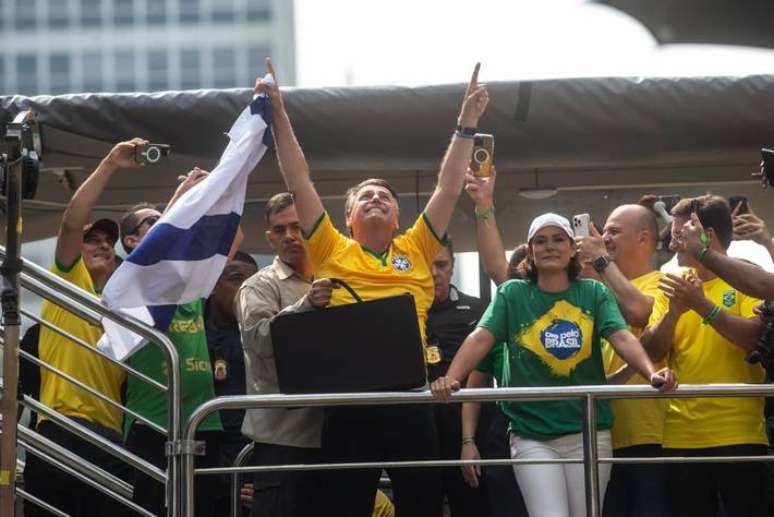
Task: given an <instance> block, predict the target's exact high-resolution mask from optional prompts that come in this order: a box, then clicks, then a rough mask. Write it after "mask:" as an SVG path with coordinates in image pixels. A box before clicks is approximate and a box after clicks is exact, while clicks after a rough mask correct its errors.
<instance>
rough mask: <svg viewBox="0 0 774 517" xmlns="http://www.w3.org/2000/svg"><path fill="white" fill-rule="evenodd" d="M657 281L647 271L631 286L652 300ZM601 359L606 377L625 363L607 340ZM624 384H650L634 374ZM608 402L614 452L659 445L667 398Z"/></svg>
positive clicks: (633, 329)
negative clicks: (610, 407) (611, 408)
mask: <svg viewBox="0 0 774 517" xmlns="http://www.w3.org/2000/svg"><path fill="white" fill-rule="evenodd" d="M660 278H661V272H659V271H651V272H650V273H646V274H644V275H642V276H640V277H637V278H635V279H634V280H632V281H631V283H632V285H633V286H634V287H635V289H637V290H638V291H639V292H641V293H642V294H644V295H646V296H650V297H652V298H654V299H655V298H656V296H657V295H658V293H659V289H658V281H659V279H660ZM630 330H631V332H632V334H634V335H635V336H636V337H638V338H639V337H640V335H641V334H642V332H643V330H644V329H642V328H636V327H630ZM602 357H603V359H604V361H605V373H606V374H607V375H610V374H612V373H615V372H616V371H618V370H619V369H620V368H621V367H622V366H623V365H625V364H626V362H625V361H624V360H623V359H621V358H620V357H619V356H618V354H616V353H615V350H613V347H612V346H610V344H609V343H608V342H607V341H605V343H604V346H603V347H602ZM665 364H666V360H664V361H662V362H661V363H658V364H654V366H655V367H656V369H659V368H663V367H664V366H665ZM626 384H650V382H649V381H648V380H646V379H643V378H642V376H640V375H638V374H635V375H633V376H632V377H631V379H629V381H628V382H627V383H626ZM610 403H611V405H612V407H613V415H614V417H615V419H614V420H613V431H612V433H613V448H614V449H622V448H624V447H633V446H635V445H645V444H659V445H660V444H661V440H662V437H663V431H664V414H665V412H666V407H667V399H665V398H657V399H614V400H611V401H610Z"/></svg>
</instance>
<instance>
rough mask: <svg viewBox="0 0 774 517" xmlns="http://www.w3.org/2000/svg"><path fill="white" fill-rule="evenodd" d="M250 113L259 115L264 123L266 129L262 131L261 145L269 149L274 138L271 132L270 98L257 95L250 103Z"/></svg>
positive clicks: (272, 144)
mask: <svg viewBox="0 0 774 517" xmlns="http://www.w3.org/2000/svg"><path fill="white" fill-rule="evenodd" d="M250 114H251V115H260V116H261V118H262V119H263V121H264V122H265V123H266V131H264V133H263V145H265V146H266V147H268V148H269V149H271V148H272V147H274V138H273V137H272V132H271V122H272V118H271V117H272V107H271V99H269V97H267V96H266V95H259V96H258V97H256V98H255V99H253V102H251V103H250Z"/></svg>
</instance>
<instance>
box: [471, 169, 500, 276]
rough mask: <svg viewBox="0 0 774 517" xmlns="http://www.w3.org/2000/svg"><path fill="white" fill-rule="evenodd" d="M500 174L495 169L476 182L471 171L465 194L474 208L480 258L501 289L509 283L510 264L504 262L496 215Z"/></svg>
mask: <svg viewBox="0 0 774 517" xmlns="http://www.w3.org/2000/svg"><path fill="white" fill-rule="evenodd" d="M496 178H497V171H495V169H494V167H493V168H492V173H491V175H490V176H489V177H481V178H477V177H476V176H474V175H473V172H472V171H471V170H470V169H468V171H467V172H466V173H465V191H466V192H467V193H468V195H469V196H470V199H471V200H473V203H474V205H475V212H474V216H475V218H476V247H477V248H478V256H479V257H481V261H482V262H483V265H484V270H485V271H486V273H487V274H488V275H489V278H491V279H492V281H493V282H494V283H495V285H500V284H502V283H503V282H505V281H506V280H508V277H509V275H508V261H507V260H506V259H505V247H504V246H503V240H502V238H501V237H500V230H499V229H498V228H497V220H496V219H495V212H494V188H495V180H496Z"/></svg>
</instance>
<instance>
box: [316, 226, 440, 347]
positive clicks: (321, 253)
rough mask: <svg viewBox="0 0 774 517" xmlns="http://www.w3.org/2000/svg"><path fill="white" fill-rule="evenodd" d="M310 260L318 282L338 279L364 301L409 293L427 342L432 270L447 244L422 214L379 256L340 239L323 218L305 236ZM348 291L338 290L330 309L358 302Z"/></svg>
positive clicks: (339, 235)
mask: <svg viewBox="0 0 774 517" xmlns="http://www.w3.org/2000/svg"><path fill="white" fill-rule="evenodd" d="M304 244H305V247H306V251H307V256H308V258H309V261H310V262H311V264H312V266H313V267H314V272H315V276H316V277H317V278H340V279H342V280H344V281H345V282H347V283H348V284H349V285H350V286H351V287H352V288H353V289H354V290H355V292H356V293H357V294H358V295H360V297H361V298H362V299H363V300H366V301H367V300H374V299H377V298H386V297H389V296H397V295H401V294H406V293H409V294H411V295H412V296H413V297H414V302H415V304H416V307H417V319H418V323H419V331H420V333H421V335H422V342H423V343H427V340H426V336H425V322H426V321H427V311H428V310H429V309H430V306H431V305H432V304H433V298H434V297H435V292H434V286H433V275H432V271H431V265H432V262H433V258H434V257H435V255H436V254H437V253H438V251H439V250H440V249H441V248H442V247H443V245H444V243H443V241H442V240H441V238H439V237H438V236H437V235H436V233H435V230H433V227H432V226H431V224H430V221H429V220H428V219H427V216H426V215H425V214H424V213H423V214H422V215H421V216H420V217H418V218H417V220H416V222H415V223H414V226H412V227H411V228H409V229H408V231H406V233H404V234H402V235H399V236H397V237H395V238H394V239H393V240H392V242H391V243H390V246H389V248H387V250H385V251H384V252H383V253H376V252H374V251H372V250H369V249H368V248H366V247H365V246H363V245H361V244H360V243H359V242H357V241H355V240H354V239H350V238H348V237H345V236H344V235H342V234H341V233H340V232H339V231H338V230H336V228H335V227H334V226H333V223H332V222H331V219H330V216H328V214H327V213H323V215H322V216H321V217H320V220H319V221H318V222H317V223H316V224H315V226H314V228H313V229H312V231H311V232H309V235H305V236H304ZM354 302H355V300H353V299H352V296H351V295H350V294H349V293H348V292H347V291H346V290H345V289H334V290H333V296H332V298H331V305H344V304H347V303H354Z"/></svg>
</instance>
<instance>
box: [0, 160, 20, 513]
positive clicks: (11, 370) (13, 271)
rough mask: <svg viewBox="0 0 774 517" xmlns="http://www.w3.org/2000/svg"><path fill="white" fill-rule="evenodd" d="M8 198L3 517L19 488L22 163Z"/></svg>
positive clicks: (11, 169)
mask: <svg viewBox="0 0 774 517" xmlns="http://www.w3.org/2000/svg"><path fill="white" fill-rule="evenodd" d="M6 169H7V170H6V176H7V183H6V185H7V198H6V216H7V218H6V241H5V242H6V256H5V260H3V264H2V267H0V269H1V270H2V275H3V290H2V294H0V303H2V310H3V325H4V326H5V330H4V333H3V339H4V342H5V349H4V350H3V382H4V383H5V386H8V389H6V390H4V391H3V396H2V400H0V409H1V410H2V417H3V435H2V438H0V440H2V441H1V442H0V515H13V514H14V496H15V492H16V491H15V485H16V420H17V411H18V404H17V398H18V394H19V393H18V392H19V389H18V386H19V331H20V325H21V318H20V317H19V273H20V272H21V258H20V257H21V231H22V220H21V161H20V160H17V161H16V163H13V164H8V166H7V168H6Z"/></svg>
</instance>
